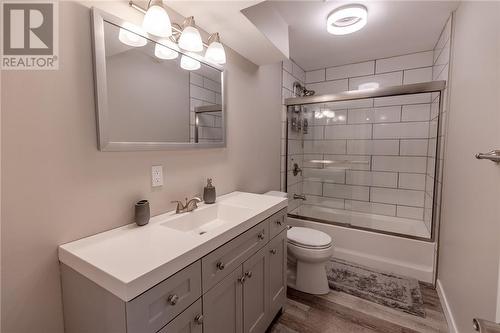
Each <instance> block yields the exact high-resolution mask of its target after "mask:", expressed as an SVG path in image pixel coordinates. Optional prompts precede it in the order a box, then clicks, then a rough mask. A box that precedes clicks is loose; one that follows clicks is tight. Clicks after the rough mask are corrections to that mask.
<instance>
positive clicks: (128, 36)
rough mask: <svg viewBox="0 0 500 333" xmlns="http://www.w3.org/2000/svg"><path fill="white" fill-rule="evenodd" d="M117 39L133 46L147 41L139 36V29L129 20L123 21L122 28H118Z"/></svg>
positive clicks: (141, 44) (142, 44) (138, 45)
mask: <svg viewBox="0 0 500 333" xmlns="http://www.w3.org/2000/svg"><path fill="white" fill-rule="evenodd" d="M118 39H119V40H120V42H122V43H123V44H125V45H128V46H133V47H141V46H144V45H146V43H147V42H148V41H147V40H146V38H144V37H142V36H141V29H140V28H139V27H137V26H135V25H133V24H132V23H129V22H125V23H124V24H123V28H120V32H119V33H118Z"/></svg>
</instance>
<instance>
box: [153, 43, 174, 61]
mask: <svg viewBox="0 0 500 333" xmlns="http://www.w3.org/2000/svg"><path fill="white" fill-rule="evenodd" d="M178 51H179V47H178V46H177V44H175V43H174V42H172V41H171V40H169V39H167V40H162V41H161V44H156V45H155V56H156V57H158V58H160V59H165V60H172V59H176V58H177V57H178V56H179V52H178Z"/></svg>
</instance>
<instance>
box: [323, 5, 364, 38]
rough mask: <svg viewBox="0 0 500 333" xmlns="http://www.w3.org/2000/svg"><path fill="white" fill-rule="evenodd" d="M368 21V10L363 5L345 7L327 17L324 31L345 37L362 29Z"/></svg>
mask: <svg viewBox="0 0 500 333" xmlns="http://www.w3.org/2000/svg"><path fill="white" fill-rule="evenodd" d="M367 19H368V10H367V9H366V7H365V6H363V5H346V6H342V7H339V8H337V9H335V10H334V11H333V12H331V13H330V14H329V15H328V18H327V20H326V29H327V31H328V32H329V33H331V34H333V35H347V34H350V33H353V32H355V31H358V30H360V29H362V28H363V27H364V26H365V25H366V23H367Z"/></svg>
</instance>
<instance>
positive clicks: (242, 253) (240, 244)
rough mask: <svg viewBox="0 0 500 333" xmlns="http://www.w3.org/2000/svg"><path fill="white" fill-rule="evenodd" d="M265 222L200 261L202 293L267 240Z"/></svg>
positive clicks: (266, 223)
mask: <svg viewBox="0 0 500 333" xmlns="http://www.w3.org/2000/svg"><path fill="white" fill-rule="evenodd" d="M268 228H269V225H268V222H267V220H265V221H264V222H261V223H260V224H258V225H256V226H255V227H253V228H252V229H250V230H248V231H246V232H245V233H243V234H241V235H240V236H238V237H236V238H234V239H233V240H231V241H229V242H228V243H226V244H224V245H222V246H221V247H219V248H218V249H216V250H214V251H213V252H211V253H209V254H208V255H206V256H205V257H203V258H202V259H201V264H202V280H203V292H204V293H205V292H207V291H208V290H209V289H210V288H212V287H213V286H215V284H217V282H219V281H221V280H222V279H223V278H224V277H225V276H226V275H228V274H229V273H231V272H232V271H233V270H234V269H236V268H237V267H238V266H239V265H241V264H242V263H243V262H244V261H245V260H247V259H248V258H249V257H250V256H251V255H253V254H254V253H255V252H257V251H258V250H259V249H260V248H261V247H262V246H264V245H265V244H266V243H267V242H268V240H269V231H268Z"/></svg>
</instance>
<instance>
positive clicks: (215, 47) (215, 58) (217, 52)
mask: <svg viewBox="0 0 500 333" xmlns="http://www.w3.org/2000/svg"><path fill="white" fill-rule="evenodd" d="M205 59H207V60H208V61H210V62H213V63H216V64H219V65H223V64H225V63H226V52H225V51H224V46H222V44H221V42H220V36H219V33H218V32H216V33H214V34H211V35H210V37H208V48H207V52H206V53H205Z"/></svg>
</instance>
